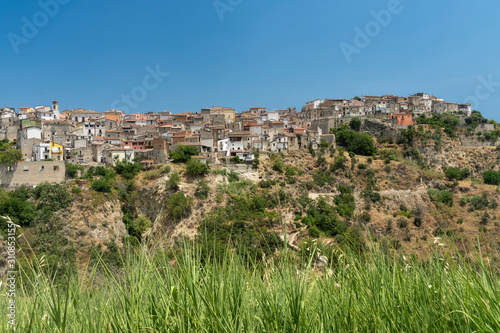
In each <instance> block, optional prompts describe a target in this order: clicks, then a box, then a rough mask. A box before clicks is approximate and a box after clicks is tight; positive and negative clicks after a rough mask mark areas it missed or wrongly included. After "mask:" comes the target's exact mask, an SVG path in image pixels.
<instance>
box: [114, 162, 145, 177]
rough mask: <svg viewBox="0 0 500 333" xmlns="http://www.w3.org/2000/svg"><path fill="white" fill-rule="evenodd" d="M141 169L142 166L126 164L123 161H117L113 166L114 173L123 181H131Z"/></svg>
mask: <svg viewBox="0 0 500 333" xmlns="http://www.w3.org/2000/svg"><path fill="white" fill-rule="evenodd" d="M143 169H144V168H143V167H142V165H140V164H136V163H132V162H128V161H126V160H125V159H124V160H122V161H118V162H117V163H116V165H115V171H116V173H117V174H119V175H121V176H122V177H123V178H125V179H133V178H134V177H135V176H136V175H137V174H138V173H139V171H141V170H143ZM108 179H109V178H108Z"/></svg>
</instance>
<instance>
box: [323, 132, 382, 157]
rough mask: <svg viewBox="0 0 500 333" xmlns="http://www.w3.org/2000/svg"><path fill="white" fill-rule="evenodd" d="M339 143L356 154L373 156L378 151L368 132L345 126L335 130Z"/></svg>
mask: <svg viewBox="0 0 500 333" xmlns="http://www.w3.org/2000/svg"><path fill="white" fill-rule="evenodd" d="M333 132H334V134H336V140H337V144H338V145H340V146H342V147H345V148H346V149H347V150H348V151H349V152H353V153H355V154H356V155H364V156H371V155H373V154H374V153H375V152H376V151H377V147H375V143H374V142H373V138H372V137H371V136H370V134H367V133H358V132H356V131H353V130H350V129H347V128H346V127H344V126H341V127H340V128H338V129H336V130H334V131H333Z"/></svg>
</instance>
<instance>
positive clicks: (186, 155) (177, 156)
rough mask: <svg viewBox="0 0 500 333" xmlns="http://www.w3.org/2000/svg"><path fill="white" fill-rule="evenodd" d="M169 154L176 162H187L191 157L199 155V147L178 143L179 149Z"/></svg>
mask: <svg viewBox="0 0 500 333" xmlns="http://www.w3.org/2000/svg"><path fill="white" fill-rule="evenodd" d="M168 155H169V157H170V158H171V159H172V160H173V161H174V163H186V162H187V161H188V160H190V159H191V156H196V155H198V149H196V147H192V146H183V145H178V146H177V149H176V150H174V151H171V152H170V153H169V154H168Z"/></svg>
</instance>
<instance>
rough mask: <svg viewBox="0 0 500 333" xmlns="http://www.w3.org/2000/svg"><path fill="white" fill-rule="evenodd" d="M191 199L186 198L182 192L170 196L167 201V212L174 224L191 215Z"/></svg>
mask: <svg viewBox="0 0 500 333" xmlns="http://www.w3.org/2000/svg"><path fill="white" fill-rule="evenodd" d="M192 204H193V198H190V197H186V196H185V195H184V192H182V191H181V192H179V193H176V194H173V195H171V196H170V198H169V199H168V201H167V212H168V213H169V215H170V216H171V217H172V219H173V220H174V221H176V222H178V221H180V220H181V219H182V218H186V217H188V216H189V215H190V214H191V206H192Z"/></svg>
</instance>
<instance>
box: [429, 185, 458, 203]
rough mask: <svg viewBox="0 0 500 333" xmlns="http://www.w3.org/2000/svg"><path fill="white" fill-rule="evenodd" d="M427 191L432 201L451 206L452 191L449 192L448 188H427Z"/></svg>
mask: <svg viewBox="0 0 500 333" xmlns="http://www.w3.org/2000/svg"><path fill="white" fill-rule="evenodd" d="M428 193H429V197H430V199H431V200H432V201H437V202H440V203H443V204H445V205H448V206H450V207H452V206H453V193H451V192H449V191H448V190H442V191H440V190H433V189H428Z"/></svg>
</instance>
